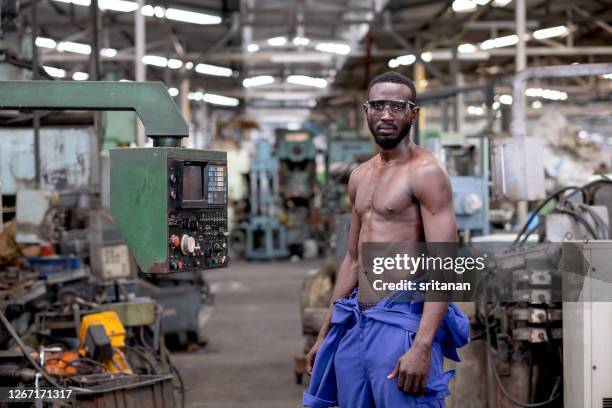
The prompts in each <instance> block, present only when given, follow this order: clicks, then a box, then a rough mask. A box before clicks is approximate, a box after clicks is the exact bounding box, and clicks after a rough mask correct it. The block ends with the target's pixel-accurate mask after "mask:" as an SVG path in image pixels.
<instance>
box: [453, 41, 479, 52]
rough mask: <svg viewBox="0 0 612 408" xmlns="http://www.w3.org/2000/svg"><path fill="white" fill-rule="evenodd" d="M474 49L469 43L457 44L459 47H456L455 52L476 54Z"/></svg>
mask: <svg viewBox="0 0 612 408" xmlns="http://www.w3.org/2000/svg"><path fill="white" fill-rule="evenodd" d="M476 49H477V48H476V46H475V45H474V44H470V43H465V44H459V46H457V52H459V54H469V53H472V52H476Z"/></svg>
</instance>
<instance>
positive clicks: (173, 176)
mask: <svg viewBox="0 0 612 408" xmlns="http://www.w3.org/2000/svg"><path fill="white" fill-rule="evenodd" d="M170 182H171V183H176V176H175V175H174V173H170Z"/></svg>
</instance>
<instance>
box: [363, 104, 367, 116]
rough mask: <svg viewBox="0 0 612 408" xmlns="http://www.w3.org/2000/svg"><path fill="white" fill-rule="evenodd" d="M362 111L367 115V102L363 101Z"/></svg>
mask: <svg viewBox="0 0 612 408" xmlns="http://www.w3.org/2000/svg"><path fill="white" fill-rule="evenodd" d="M363 112H364V113H365V114H366V115H367V114H368V104H367V103H364V104H363Z"/></svg>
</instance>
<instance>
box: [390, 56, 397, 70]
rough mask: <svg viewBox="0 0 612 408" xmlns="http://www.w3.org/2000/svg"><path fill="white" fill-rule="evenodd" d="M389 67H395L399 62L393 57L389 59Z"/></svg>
mask: <svg viewBox="0 0 612 408" xmlns="http://www.w3.org/2000/svg"><path fill="white" fill-rule="evenodd" d="M388 65H389V68H397V67H399V62H397V60H396V59H395V58H393V59H390V60H389V64H388Z"/></svg>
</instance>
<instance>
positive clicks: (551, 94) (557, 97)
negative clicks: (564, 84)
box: [525, 88, 568, 101]
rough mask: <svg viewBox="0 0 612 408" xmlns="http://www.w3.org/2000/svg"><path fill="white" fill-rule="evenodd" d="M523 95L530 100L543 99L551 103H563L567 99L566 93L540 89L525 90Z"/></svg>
mask: <svg viewBox="0 0 612 408" xmlns="http://www.w3.org/2000/svg"><path fill="white" fill-rule="evenodd" d="M525 95H527V96H531V97H532V98H544V99H550V100H552V101H564V100H566V99H567V96H568V95H567V92H565V91H557V90H554V89H542V88H527V89H526V90H525Z"/></svg>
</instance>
